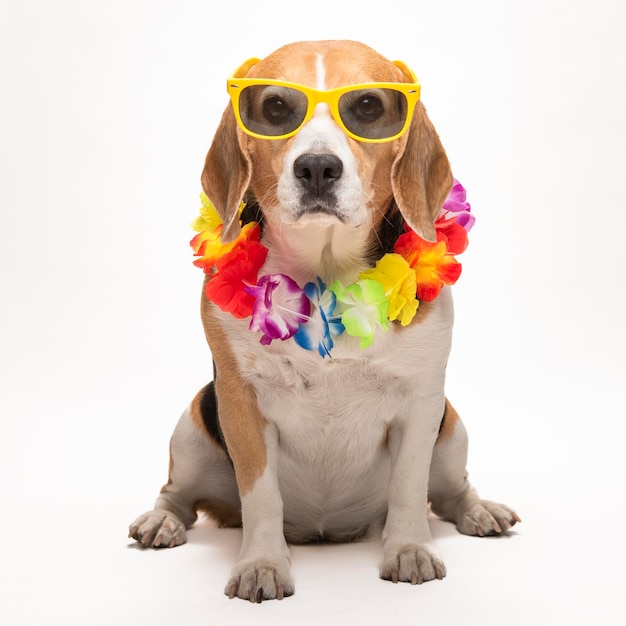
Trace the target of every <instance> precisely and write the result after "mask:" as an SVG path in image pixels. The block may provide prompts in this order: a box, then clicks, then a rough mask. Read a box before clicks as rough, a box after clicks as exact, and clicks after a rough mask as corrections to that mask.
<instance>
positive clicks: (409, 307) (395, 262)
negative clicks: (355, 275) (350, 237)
mask: <svg viewBox="0 0 626 626" xmlns="http://www.w3.org/2000/svg"><path fill="white" fill-rule="evenodd" d="M359 278H361V279H364V278H367V279H370V280H375V281H376V282H378V283H380V284H381V285H382V286H383V289H384V290H385V294H386V296H387V300H388V301H389V312H388V316H389V319H390V320H391V321H392V322H393V321H394V320H400V324H402V326H408V325H409V324H410V323H411V320H412V319H413V317H415V313H416V311H417V307H418V306H419V301H418V300H417V299H416V298H415V293H416V291H417V282H416V279H415V272H414V271H413V269H411V266H410V265H409V264H408V263H407V261H406V260H405V259H404V258H403V257H402V256H400V255H399V254H385V256H383V258H382V259H380V261H378V262H377V263H376V267H373V268H372V269H370V270H366V271H365V272H362V273H361V274H360V275H359Z"/></svg>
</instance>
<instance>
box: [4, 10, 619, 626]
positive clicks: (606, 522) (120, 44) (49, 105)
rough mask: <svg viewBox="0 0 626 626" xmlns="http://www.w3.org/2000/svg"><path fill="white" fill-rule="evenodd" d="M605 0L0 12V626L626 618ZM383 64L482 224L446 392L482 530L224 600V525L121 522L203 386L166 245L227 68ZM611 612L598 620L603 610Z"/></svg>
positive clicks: (179, 221)
mask: <svg viewBox="0 0 626 626" xmlns="http://www.w3.org/2000/svg"><path fill="white" fill-rule="evenodd" d="M623 6H624V5H623V3H622V2H621V0H594V1H591V0H588V1H584V0H527V1H526V2H523V3H520V2H515V3H514V2H504V1H502V0H482V1H476V2H468V1H464V0H457V1H453V0H440V1H433V0H430V1H429V2H425V1H422V0H415V1H413V2H411V3H393V2H390V3H380V2H372V1H369V0H362V1H361V2H358V3H356V2H355V3H352V2H344V3H339V2H337V1H336V0H333V1H331V2H328V1H327V0H315V2H303V3H295V2H293V1H292V2H285V1H283V0H276V1H275V2H272V3H262V2H260V1H258V0H257V1H256V2H250V1H248V0H239V1H238V2H236V3H214V2H209V1H204V2H201V1H199V0H195V1H191V0H189V1H187V0H180V1H178V2H176V3H174V2H165V1H158V0H152V1H148V0H145V1H140V0H123V1H121V0H109V1H108V2H106V3H105V2H90V1H79V0H74V1H71V0H56V1H54V2H48V1H46V0H40V1H36V0H15V1H11V0H0V90H1V91H0V95H1V99H0V285H1V289H2V292H1V293H2V295H1V306H0V320H1V324H0V393H1V395H0V412H1V413H0V417H1V420H2V422H1V424H2V434H1V436H0V484H1V486H2V511H1V517H0V537H2V538H3V545H4V547H3V553H2V557H1V558H0V621H1V622H2V623H3V624H11V625H12V624H28V625H29V626H30V625H35V624H63V625H64V626H67V625H69V624H81V625H82V624H90V625H93V624H111V623H115V624H120V625H125V624H147V623H151V624H176V625H177V626H186V625H187V624H207V623H212V624H223V623H227V622H228V623H233V622H234V623H244V622H247V621H249V620H253V619H254V620H255V623H259V624H261V623H272V624H277V623H279V624H283V623H284V624H287V623H293V620H294V619H297V620H298V623H303V624H305V623H311V624H319V623H323V622H326V623H330V624H334V623H345V622H346V620H347V619H351V620H353V621H354V622H355V623H365V624H370V623H371V624H374V623H380V622H381V620H384V619H390V618H393V617H401V618H407V617H408V618H412V617H414V618H415V619H416V620H418V619H419V620H420V621H421V623H428V624H451V623H453V620H461V619H462V620H463V622H464V623H466V624H467V623H468V624H478V623H480V624H481V625H484V624H492V623H493V624H496V623H498V624H499V623H508V624H527V623H529V622H532V623H536V624H544V623H545V624H548V623H566V621H567V620H568V619H574V618H580V619H593V620H594V623H607V624H608V623H618V622H620V620H621V619H623V618H624V617H626V616H625V615H624V609H623V605H622V603H621V596H622V595H623V590H624V587H623V584H624V574H623V563H624V557H626V550H625V543H624V536H623V529H622V528H621V523H622V521H623V519H624V517H625V514H626V507H625V505H624V502H623V496H619V494H620V493H623V491H624V478H625V474H626V471H625V467H624V452H623V447H624V435H625V434H626V428H625V427H624V421H625V418H626V415H625V411H624V402H623V400H624V386H625V383H626V377H625V374H626V368H625V366H624V361H623V355H624V350H625V348H626V341H625V333H624V323H623V319H624V312H623V310H624V304H625V298H624V287H625V281H624V276H623V272H622V253H623V248H624V245H623V234H624V232H625V227H626V219H625V218H624V210H625V208H626V206H625V202H624V199H623V197H622V196H621V191H622V186H623V183H622V181H623V176H624V167H625V165H626V159H625V146H626V123H625V121H624V117H625V111H626V63H625V61H626V45H625V44H624V34H623V29H624V24H625V23H626V15H625V13H624V8H623ZM325 38H349V39H358V40H361V41H363V42H365V43H367V44H369V45H371V46H372V47H374V48H376V49H378V50H379V51H380V52H382V53H383V54H385V55H386V56H388V57H390V58H400V59H403V60H404V61H405V62H406V63H407V64H408V65H409V66H410V67H412V68H413V69H414V70H415V72H416V73H417V75H418V77H419V79H420V82H421V83H422V85H423V87H422V99H423V101H424V103H425V105H426V107H427V108H428V111H429V115H430V117H431V119H432V120H433V122H434V123H435V126H436V127H437V129H438V131H439V134H440V136H441V138H442V140H443V143H444V145H445V146H446V149H447V151H448V155H449V157H450V160H451V162H452V165H453V170H454V172H455V175H456V176H457V177H458V178H459V179H460V180H461V181H462V182H463V184H464V185H465V187H466V188H467V189H468V195H469V200H470V201H471V203H472V207H473V211H474V212H475V214H476V215H477V218H478V222H477V225H476V227H475V229H474V230H473V231H472V233H471V236H470V241H471V245H470V248H469V250H468V251H467V252H466V253H465V254H464V255H463V257H461V260H462V261H463V264H464V273H463V276H462V278H461V280H460V281H459V283H458V285H457V286H456V287H455V301H456V312H457V322H456V329H455V341H454V345H453V353H452V357H451V360H450V365H449V379H448V395H449V397H450V398H451V399H452V401H453V402H454V403H455V405H456V406H457V408H458V409H459V410H460V412H461V414H462V415H463V418H464V421H465V422H466V424H467V426H468V429H469V431H470V442H471V443H470V445H471V448H470V471H471V474H472V478H473V480H474V482H475V483H476V484H477V485H478V487H479V488H480V489H481V491H482V492H484V494H485V495H486V496H488V497H491V498H493V499H501V500H503V501H506V502H507V503H508V504H511V505H513V506H515V507H516V508H517V509H518V511H519V513H520V514H521V516H522V518H523V519H524V523H523V524H522V525H520V526H519V527H518V528H519V529H517V528H516V532H515V533H511V535H510V536H509V537H507V538H504V539H500V540H484V541H478V540H475V539H471V538H467V537H461V536H460V535H457V534H456V533H455V532H454V531H453V530H452V529H451V528H450V527H449V525H447V524H443V523H440V522H437V521H435V520H434V521H433V532H434V534H435V537H436V539H437V546H438V548H439V550H440V552H442V554H443V556H444V560H446V562H447V565H448V570H449V575H448V578H447V579H446V580H445V581H443V582H434V583H430V584H428V585H424V586H423V587H420V588H419V589H414V588H411V587H410V586H409V585H398V586H394V585H391V584H388V583H384V582H382V581H379V580H378V578H377V567H378V558H379V555H378V544H377V542H376V541H374V542H369V543H364V544H355V545H349V546H332V547H327V546H314V547H297V548H295V549H294V551H293V566H294V576H295V578H296V586H297V592H296V596H294V597H293V598H290V599H289V600H286V601H285V602H283V603H268V604H264V605H263V606H261V607H253V606H250V605H248V604H247V603H244V602H239V601H230V602H229V601H228V600H227V599H226V598H225V597H224V596H222V594H221V591H222V587H223V585H224V584H225V581H226V578H227V576H228V573H229V569H230V566H231V564H232V562H233V561H234V558H235V555H236V551H237V547H238V542H239V537H240V535H239V534H238V531H221V530H217V529H214V528H212V527H211V526H210V525H208V524H206V523H205V524H202V525H200V526H199V527H198V528H197V529H196V530H195V531H192V533H190V542H189V544H187V545H186V546H184V547H182V548H178V549H177V550H172V551H159V552H156V553H155V552H146V551H140V550H136V549H133V548H132V547H129V546H132V542H130V541H128V540H126V538H125V532H126V527H127V525H128V523H129V522H130V521H132V519H134V517H135V515H136V514H138V513H140V512H142V511H143V510H145V509H148V508H150V506H151V505H152V502H153V500H154V498H155V497H156V494H157V492H158V489H159V487H160V485H161V484H162V483H163V482H164V480H165V478H166V471H167V442H168V439H169V434H170V431H171V429H172V428H173V426H174V423H175V421H176V419H177V417H178V414H179V412H180V411H181V410H182V408H183V407H184V406H185V404H186V403H187V402H188V401H189V400H190V399H191V397H192V396H193V394H194V393H195V392H196V391H197V389H198V388H199V387H200V386H202V385H204V384H205V383H206V382H207V381H208V379H209V378H210V376H211V362H210V354H209V352H208V348H207V347H206V345H205V342H204V336H203V333H202V329H201V326H200V320H199V315H198V303H199V294H200V283H201V274H200V272H199V271H198V270H197V269H195V268H194V267H193V266H192V265H191V253H190V250H189V248H188V246H187V242H188V240H189V239H190V238H191V235H192V232H191V231H190V228H189V223H190V221H191V220H192V219H193V217H194V216H195V214H196V212H197V207H198V194H199V192H200V184H199V176H200V171H201V168H202V164H203V159H204V155H205V153H206V150H207V149H208V146H209V144H210V141H211V138H212V135H213V132H214V130H215V128H216V126H217V124H218V121H219V118H220V115H221V111H222V110H223V108H224V106H225V105H226V103H227V96H226V93H225V79H226V77H227V75H229V73H230V72H232V71H233V69H234V68H235V67H237V66H238V65H239V63H240V62H241V61H243V60H244V59H246V58H248V57H250V56H264V55H266V54H268V53H269V52H271V51H272V50H273V49H275V48H277V47H279V46H280V45H282V44H284V43H287V42H290V41H294V40H299V39H325ZM620 615H621V617H620Z"/></svg>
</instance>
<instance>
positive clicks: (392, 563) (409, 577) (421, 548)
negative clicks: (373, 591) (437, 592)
mask: <svg viewBox="0 0 626 626" xmlns="http://www.w3.org/2000/svg"><path fill="white" fill-rule="evenodd" d="M445 575H446V566H445V565H444V563H443V561H442V560H441V559H440V558H439V556H438V555H437V553H436V552H435V551H434V550H433V549H432V548H431V547H430V546H428V545H426V544H408V545H404V546H400V547H399V548H398V549H396V550H387V549H386V550H385V555H384V558H383V566H382V568H381V571H380V577H381V578H384V579H385V580H391V581H392V582H394V583H397V582H409V583H411V584H412V585H421V584H422V583H423V582H426V581H427V580H433V579H434V578H438V579H439V580H441V579H442V578H443V577H444V576H445Z"/></svg>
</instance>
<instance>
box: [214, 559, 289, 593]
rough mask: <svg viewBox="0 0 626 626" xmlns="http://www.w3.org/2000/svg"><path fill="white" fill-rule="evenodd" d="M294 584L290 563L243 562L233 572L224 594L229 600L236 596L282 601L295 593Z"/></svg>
mask: <svg viewBox="0 0 626 626" xmlns="http://www.w3.org/2000/svg"><path fill="white" fill-rule="evenodd" d="M294 590H295V589H294V584H293V579H292V578H291V574H290V572H289V561H288V560H287V559H284V560H281V561H280V562H274V561H266V560H260V561H242V562H241V563H239V564H238V565H237V566H236V567H235V569H234V570H233V572H232V575H231V578H230V580H229V581H228V584H227V585H226V589H225V590H224V593H226V595H227V596H228V597H229V598H231V599H232V598H234V597H235V596H237V597H239V598H243V599H244V600H250V602H261V601H263V600H274V599H278V600H282V599H283V598H285V597H287V596H291V595H293V593H294Z"/></svg>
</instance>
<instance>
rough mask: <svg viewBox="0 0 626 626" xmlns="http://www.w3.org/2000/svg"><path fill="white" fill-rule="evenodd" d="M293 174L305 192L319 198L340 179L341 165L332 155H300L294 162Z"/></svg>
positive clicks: (339, 160)
mask: <svg viewBox="0 0 626 626" xmlns="http://www.w3.org/2000/svg"><path fill="white" fill-rule="evenodd" d="M293 172H294V174H295V175H296V178H297V179H298V180H299V181H300V182H301V183H302V186H303V187H304V188H305V189H306V190H307V191H309V192H311V193H313V194H315V195H316V196H320V195H322V194H323V193H324V192H327V191H329V190H330V188H331V187H332V186H333V183H334V182H335V181H336V180H337V179H338V178H340V177H341V174H342V172H343V163H342V162H341V159H339V158H338V157H336V156H335V155H334V154H302V155H300V156H299V157H298V158H297V159H296V160H295V163H294V164H293Z"/></svg>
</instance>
